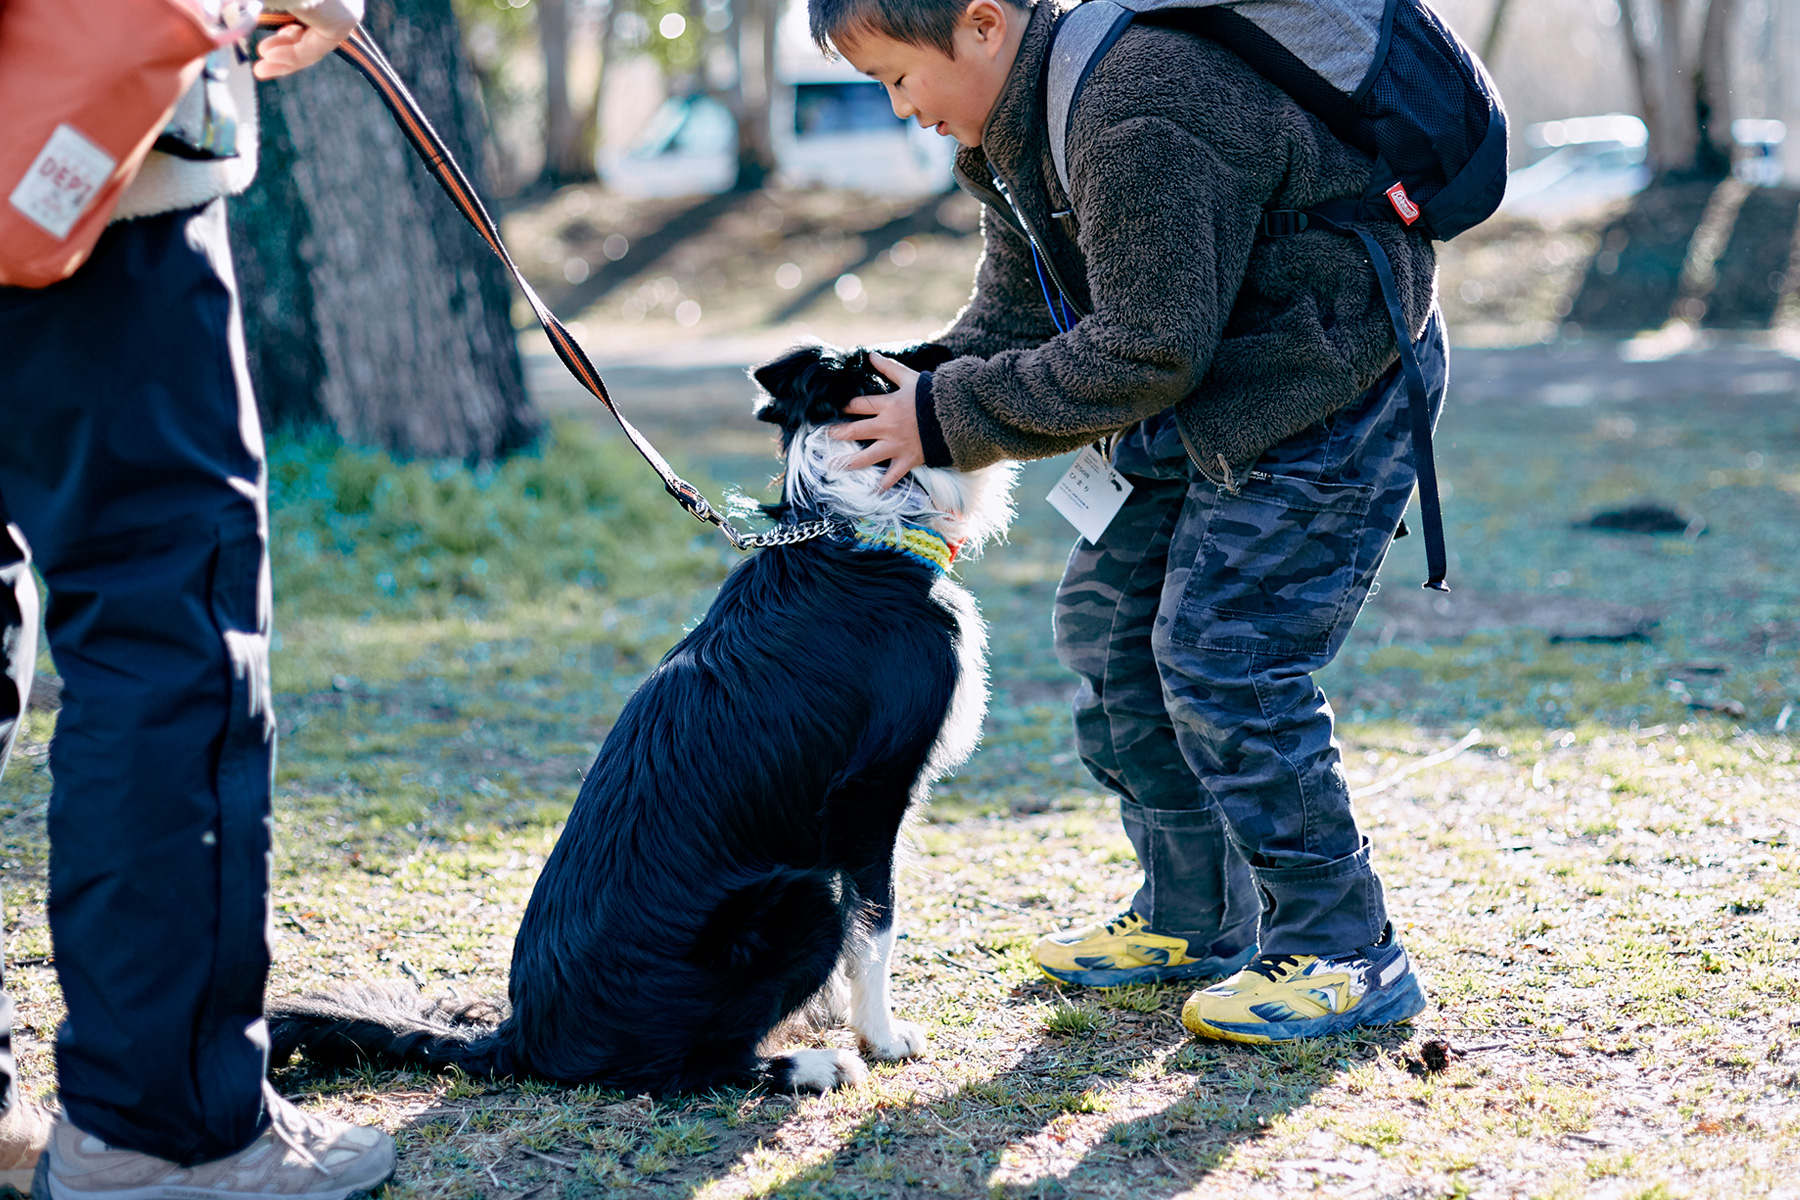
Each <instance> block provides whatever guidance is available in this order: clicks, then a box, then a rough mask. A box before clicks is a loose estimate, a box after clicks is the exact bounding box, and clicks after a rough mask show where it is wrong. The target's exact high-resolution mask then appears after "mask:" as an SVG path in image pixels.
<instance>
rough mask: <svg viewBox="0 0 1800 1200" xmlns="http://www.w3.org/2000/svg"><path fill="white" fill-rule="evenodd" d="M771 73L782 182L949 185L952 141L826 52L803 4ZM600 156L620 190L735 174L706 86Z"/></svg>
mask: <svg viewBox="0 0 1800 1200" xmlns="http://www.w3.org/2000/svg"><path fill="white" fill-rule="evenodd" d="M775 77H776V81H777V86H776V89H775V95H774V97H773V99H772V102H771V105H770V107H771V122H772V124H773V133H774V137H773V141H774V144H775V147H774V148H775V161H776V174H777V176H778V177H779V178H780V180H781V181H782V182H783V183H786V184H789V185H791V186H801V187H804V186H806V185H809V184H811V185H818V186H821V187H831V188H848V189H853V190H857V191H863V192H870V193H878V194H881V195H886V196H896V197H902V196H928V195H931V194H933V193H936V192H941V191H945V190H947V189H948V188H949V187H950V186H951V178H950V162H951V159H952V158H953V157H954V155H955V153H956V142H955V141H954V140H953V139H951V138H947V137H940V136H939V135H938V134H936V133H935V132H933V131H931V130H929V129H920V128H919V127H918V125H917V124H916V123H913V122H907V121H902V120H900V118H898V117H896V116H895V115H894V110H893V107H892V105H890V104H889V103H888V98H887V89H885V88H883V87H882V86H881V84H879V83H877V82H875V81H874V80H872V79H870V78H869V77H868V76H866V75H862V74H859V73H858V72H857V70H856V68H854V67H852V66H851V65H850V64H849V63H847V62H844V61H842V60H841V59H840V60H835V61H832V60H827V59H826V58H825V57H824V56H822V55H821V54H820V53H819V50H818V47H817V46H815V45H813V42H812V38H811V35H810V34H808V33H807V28H806V12H805V9H804V7H801V6H794V7H790V8H789V9H788V12H787V14H786V15H785V16H784V17H783V18H782V21H781V27H780V29H779V30H778V33H777V42H776V56H775ZM597 165H598V167H599V170H600V177H601V178H602V179H604V180H605V181H606V183H607V186H609V187H611V188H614V189H615V190H617V191H619V192H621V193H624V194H625V195H632V196H674V195H689V194H697V193H704V192H722V191H724V190H726V189H727V188H729V187H730V186H731V184H732V181H733V180H734V179H735V178H736V176H737V123H736V121H735V120H734V119H733V118H732V115H731V112H730V110H729V109H727V108H726V107H725V105H724V104H722V103H720V102H719V101H718V100H716V99H713V98H712V97H710V96H705V95H692V96H677V97H671V98H670V99H668V100H667V101H665V102H664V103H663V105H662V107H661V108H659V109H658V110H657V112H656V114H655V115H654V116H653V117H652V118H651V119H650V121H649V123H648V124H647V125H645V127H644V129H643V130H642V132H640V133H639V135H638V136H637V138H636V139H635V140H634V141H633V142H632V143H631V145H630V146H629V147H628V148H627V149H626V150H625V151H624V152H623V153H617V152H610V153H609V152H608V151H607V150H606V149H604V148H603V149H602V151H601V153H600V156H599V160H598V163H597Z"/></svg>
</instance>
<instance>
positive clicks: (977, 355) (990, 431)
mask: <svg viewBox="0 0 1800 1200" xmlns="http://www.w3.org/2000/svg"><path fill="white" fill-rule="evenodd" d="M1068 7H1071V3H1070V0H1041V2H1039V3H1038V4H1037V5H1036V7H1035V8H1034V9H1033V10H1032V12H1031V17H1030V20H1029V21H1028V23H1027V25H1026V29H1025V35H1024V40H1023V42H1022V44H1021V45H1020V48H1019V53H1018V58H1017V59H1016V60H1015V61H1014V63H1013V67H1012V72H1011V74H1010V76H1009V77H1008V79H1007V82H1006V84H1005V86H1004V88H1003V89H1002V91H1001V94H1000V98H999V100H998V101H997V103H996V104H995V106H994V110H993V112H992V113H991V114H989V116H988V120H987V125H986V128H985V130H984V132H983V135H982V144H981V146H980V147H979V148H969V147H964V148H963V149H962V150H961V151H960V152H959V153H958V154H957V158H956V172H957V178H958V182H960V183H962V185H963V186H964V188H965V189H966V190H968V191H970V192H972V193H974V194H975V195H976V196H977V197H979V198H980V199H982V200H983V202H984V209H983V212H982V235H983V239H984V246H985V249H984V253H983V256H982V259H981V264H980V266H979V268H978V269H977V272H976V278H975V292H974V295H973V296H972V297H971V299H970V301H969V304H968V306H967V307H965V308H964V309H963V311H962V312H961V313H960V314H959V315H958V316H957V317H956V320H955V321H954V322H953V323H952V324H951V325H950V327H949V328H948V329H946V330H945V331H944V332H943V333H942V334H940V335H939V336H938V337H937V338H935V339H933V340H934V341H935V342H937V343H939V344H941V345H942V346H943V347H944V350H943V351H939V352H938V353H936V354H931V355H927V356H926V357H925V359H924V360H923V361H922V362H921V363H920V365H936V366H937V369H936V370H935V371H933V372H931V373H930V374H929V375H927V376H925V377H923V378H922V380H921V387H920V402H919V406H918V408H919V422H920V434H921V438H922V440H923V442H924V446H925V452H926V458H927V462H928V463H930V464H931V465H934V466H949V465H955V466H957V467H959V468H962V469H964V470H970V469H973V468H976V467H981V466H985V465H987V464H989V463H992V462H995V461H998V460H1000V459H1033V458H1044V457H1048V456H1050V455H1053V454H1059V453H1062V452H1063V451H1066V450H1071V449H1075V448H1077V447H1079V446H1082V445H1084V444H1086V443H1089V442H1092V441H1095V440H1096V439H1098V438H1101V437H1104V436H1106V435H1108V434H1111V433H1114V432H1116V431H1118V430H1121V429H1124V428H1125V427H1127V426H1129V425H1131V424H1133V423H1134V422H1136V421H1140V420H1142V419H1144V418H1145V417H1148V416H1151V415H1153V414H1155V413H1158V412H1161V411H1162V410H1164V409H1166V408H1169V407H1170V406H1174V409H1175V414H1176V419H1177V423H1178V425H1179V427H1180V430H1181V435H1182V439H1183V441H1184V442H1185V443H1186V445H1187V449H1188V454H1189V456H1190V457H1191V458H1192V459H1193V460H1194V462H1195V464H1196V465H1197V466H1198V467H1199V468H1200V470H1202V471H1204V472H1205V473H1206V474H1207V475H1208V476H1209V477H1210V478H1212V479H1213V480H1214V482H1216V483H1219V484H1221V485H1224V486H1226V487H1235V486H1236V485H1237V484H1239V483H1241V482H1242V481H1243V478H1244V476H1245V475H1246V473H1247V472H1248V471H1249V470H1250V468H1251V466H1252V465H1253V464H1254V463H1255V462H1256V460H1257V459H1258V458H1259V457H1260V456H1261V455H1262V453H1263V451H1265V450H1267V449H1268V448H1269V447H1270V446H1272V445H1274V444H1275V443H1276V442H1279V441H1281V440H1282V439H1284V438H1286V437H1289V436H1291V435H1293V434H1295V433H1298V432H1299V431H1301V430H1302V429H1305V428H1307V427H1308V426H1310V425H1313V424H1315V423H1317V422H1318V421H1320V420H1322V419H1324V418H1325V417H1326V416H1328V415H1330V414H1331V413H1332V412H1333V411H1334V410H1336V409H1338V408H1340V407H1341V406H1343V405H1345V404H1348V403H1349V402H1350V401H1351V400H1353V399H1355V398H1356V397H1357V396H1359V395H1360V394H1362V393H1363V392H1364V391H1366V390H1367V389H1368V388H1369V386H1370V385H1371V384H1373V383H1374V382H1375V381H1376V380H1377V379H1378V378H1379V377H1380V376H1381V375H1382V373H1383V372H1384V371H1386V370H1387V369H1388V367H1389V366H1390V365H1392V364H1393V362H1394V360H1395V358H1396V356H1397V350H1396V348H1395V345H1394V334H1393V326H1392V323H1391V321H1390V318H1389V317H1388V312H1387V308H1386V305H1385V304H1384V302H1383V301H1382V298H1381V292H1380V289H1379V287H1378V286H1377V285H1376V282H1375V276H1374V272H1373V270H1372V269H1371V267H1370V266H1369V263H1368V258H1367V255H1366V254H1365V252H1364V250H1363V248H1362V245H1361V243H1360V242H1358V241H1357V240H1356V239H1354V238H1351V237H1346V236H1344V235H1343V234H1338V233H1333V232H1330V231H1327V230H1309V231H1307V232H1304V233H1301V234H1297V235H1294V236H1291V237H1285V238H1280V239H1262V240H1259V239H1258V238H1257V236H1256V226H1257V222H1258V220H1259V219H1260V217H1261V215H1262V213H1263V211H1264V210H1265V209H1270V208H1307V207H1309V206H1312V205H1315V204H1319V203H1322V202H1324V201H1326V200H1332V199H1336V198H1339V197H1345V196H1360V195H1361V194H1362V192H1363V189H1364V188H1365V187H1366V186H1367V185H1368V183H1369V178H1370V174H1371V171H1372V164H1371V162H1370V160H1369V159H1368V158H1367V157H1366V156H1364V155H1363V154H1362V153H1361V152H1359V151H1357V150H1355V149H1353V148H1351V147H1349V146H1347V145H1345V144H1344V143H1342V142H1340V141H1338V140H1337V139H1336V138H1334V137H1333V136H1332V135H1331V134H1330V133H1329V132H1328V131H1327V130H1326V128H1325V126H1324V125H1323V124H1321V123H1320V122H1319V121H1318V120H1316V119H1315V118H1314V117H1312V116H1311V115H1310V114H1308V113H1307V112H1306V111H1305V110H1304V109H1302V108H1301V107H1300V106H1299V105H1298V104H1297V103H1296V102H1295V101H1294V100H1292V99H1291V98H1289V97H1288V96H1287V95H1286V94H1285V93H1283V92H1281V91H1279V90H1278V89H1276V88H1275V87H1274V86H1273V85H1272V84H1270V83H1269V82H1268V81H1266V80H1265V79H1263V77H1262V76H1260V75H1258V74H1257V73H1256V72H1255V71H1254V70H1252V69H1251V68H1250V67H1248V66H1247V65H1245V63H1244V62H1243V60H1241V59H1239V58H1238V57H1237V56H1235V55H1234V54H1232V53H1231V52H1230V51H1228V50H1226V49H1224V48H1223V47H1222V46H1219V45H1217V44H1216V43H1213V42H1209V41H1206V40H1204V39H1201V38H1198V37H1195V36H1193V35H1191V34H1186V33H1182V32H1179V31H1176V30H1171V29H1166V28H1156V27H1153V26H1147V25H1134V26H1132V27H1131V28H1130V29H1128V30H1127V31H1126V33H1125V35H1124V36H1123V37H1121V38H1120V39H1119V41H1118V42H1117V44H1115V45H1114V46H1113V48H1112V49H1111V50H1110V51H1109V52H1108V53H1107V54H1106V56H1105V57H1104V58H1103V59H1102V60H1101V61H1100V63H1099V64H1098V66H1096V67H1095V69H1094V72H1093V74H1092V76H1091V77H1090V78H1089V80H1088V83H1087V85H1086V87H1085V88H1084V89H1083V91H1082V93H1081V96H1080V98H1079V100H1078V102H1077V104H1076V107H1075V110H1074V114H1073V119H1072V122H1071V125H1070V129H1069V139H1068V155H1069V184H1070V190H1071V192H1072V193H1073V194H1072V195H1068V196H1065V195H1064V194H1063V192H1062V188H1061V186H1060V185H1059V183H1058V182H1057V178H1056V169H1055V165H1054V163H1053V161H1052V159H1051V156H1050V145H1049V139H1048V137H1047V136H1046V133H1045V116H1044V88H1043V72H1044V63H1045V58H1046V56H1047V54H1048V51H1049V48H1050V43H1051V34H1052V32H1053V30H1054V28H1055V23H1056V19H1057V17H1058V16H1059V15H1060V13H1061V12H1062V11H1065V10H1066V9H1067V8H1068ZM994 172H997V173H998V174H999V176H1000V178H1001V179H1002V181H1004V183H1005V184H1006V186H1007V189H1008V190H1009V191H1010V192H1011V194H1012V199H1013V201H1014V203H1016V204H1017V206H1018V209H1019V212H1020V214H1021V215H1022V216H1023V218H1024V220H1025V222H1026V224H1027V225H1029V227H1030V228H1031V229H1033V230H1035V231H1036V232H1037V233H1038V235H1039V238H1040V242H1041V243H1042V244H1044V248H1045V251H1046V253H1047V254H1048V255H1049V257H1050V259H1051V263H1050V264H1049V265H1050V266H1051V268H1052V269H1053V271H1054V275H1055V277H1057V278H1060V279H1061V280H1062V281H1063V283H1064V284H1065V285H1066V286H1067V288H1068V294H1069V299H1071V300H1073V301H1074V302H1075V303H1076V304H1078V305H1079V306H1080V307H1081V309H1082V310H1083V311H1085V312H1086V313H1088V314H1089V315H1087V316H1085V317H1083V318H1082V319H1081V320H1080V321H1079V322H1078V323H1076V324H1075V325H1074V326H1073V328H1071V329H1070V330H1069V331H1068V332H1066V333H1060V334H1059V333H1058V332H1057V330H1056V327H1055V325H1054V324H1053V323H1052V320H1051V316H1050V311H1049V307H1048V305H1047V304H1046V302H1045V299H1044V294H1043V292H1042V290H1041V289H1040V286H1039V283H1038V277H1037V273H1036V271H1035V270H1034V268H1033V264H1032V258H1031V250H1030V246H1029V244H1028V243H1027V242H1026V240H1025V237H1024V236H1023V235H1022V234H1021V233H1020V232H1019V231H1018V230H1017V228H1016V226H1015V225H1014V223H1013V215H1012V211H1011V208H1010V207H1009V206H1008V204H1007V203H1006V201H1005V199H1004V198H1003V197H1002V196H1001V194H1000V193H999V192H998V191H997V189H996V188H995V187H994V185H993V183H992V173H994ZM1053 214H1054V215H1053ZM1368 228H1369V229H1370V231H1371V232H1372V233H1374V235H1375V236H1376V237H1377V238H1378V239H1379V240H1380V242H1381V245H1382V247H1383V248H1384V249H1385V250H1386V251H1387V253H1388V256H1389V258H1390V259H1391V260H1392V262H1393V267H1394V274H1395V277H1396V280H1397V282H1398V285H1399V291H1400V293H1401V303H1402V307H1403V309H1404V311H1405V313H1406V316H1407V319H1408V321H1409V322H1410V324H1411V327H1412V329H1413V330H1414V333H1415V336H1416V335H1417V333H1419V332H1422V331H1423V329H1424V327H1425V322H1426V320H1427V318H1428V316H1429V315H1430V311H1431V307H1432V303H1433V300H1434V288H1435V280H1436V263H1435V259H1434V257H1433V255H1432V250H1431V246H1430V243H1429V242H1428V241H1427V240H1426V239H1425V238H1424V237H1423V236H1422V235H1419V234H1416V233H1413V232H1411V231H1409V230H1407V229H1405V228H1404V227H1403V226H1401V225H1399V224H1398V223H1375V224H1371V225H1369V226H1368ZM1053 286H1054V285H1053ZM952 354H953V355H955V356H956V357H954V358H951V359H950V360H949V361H945V362H942V363H941V365H937V364H936V363H935V362H933V361H932V360H934V359H939V358H944V357H947V356H948V355H952Z"/></svg>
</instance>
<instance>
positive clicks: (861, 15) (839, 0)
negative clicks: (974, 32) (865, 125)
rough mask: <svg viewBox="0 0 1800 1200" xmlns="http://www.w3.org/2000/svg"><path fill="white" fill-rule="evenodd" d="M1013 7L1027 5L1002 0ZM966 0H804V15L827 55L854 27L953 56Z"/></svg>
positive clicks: (834, 54)
mask: <svg viewBox="0 0 1800 1200" xmlns="http://www.w3.org/2000/svg"><path fill="white" fill-rule="evenodd" d="M1001 3H1003V4H1009V5H1011V6H1012V7H1013V8H1018V9H1023V8H1026V7H1027V4H1026V3H1025V0H1001ZM968 7H969V0H807V3H806V16H807V22H808V25H809V27H810V28H811V30H812V37H813V41H815V42H817V43H818V44H819V49H821V50H823V51H824V52H825V54H826V56H827V57H829V58H836V57H837V47H836V46H834V45H832V38H834V37H836V36H838V35H840V34H843V33H847V32H849V31H851V30H854V29H868V30H872V31H874V32H875V33H879V34H883V35H885V36H887V37H891V38H893V39H894V40H895V41H900V42H907V43H909V44H911V45H914V46H930V47H932V48H933V49H935V50H939V51H941V52H942V53H943V54H944V56H945V57H946V58H955V57H956V42H955V38H954V34H955V31H956V23H957V21H959V20H961V19H962V15H963V13H964V12H965V11H966V10H967V9H968Z"/></svg>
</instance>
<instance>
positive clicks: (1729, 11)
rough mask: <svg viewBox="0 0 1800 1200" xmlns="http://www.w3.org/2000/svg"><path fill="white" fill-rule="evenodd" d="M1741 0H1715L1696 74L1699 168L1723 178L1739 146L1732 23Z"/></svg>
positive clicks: (1703, 33) (1703, 30) (1702, 34)
mask: <svg viewBox="0 0 1800 1200" xmlns="http://www.w3.org/2000/svg"><path fill="white" fill-rule="evenodd" d="M1736 13H1737V0H1712V4H1711V6H1710V7H1708V8H1707V10H1706V24H1705V25H1704V26H1702V27H1701V31H1700V69H1699V70H1698V71H1696V72H1695V73H1694V113H1695V118H1696V121H1695V124H1696V127H1697V128H1696V137H1695V148H1696V155H1695V161H1694V166H1695V169H1696V170H1698V171H1700V172H1702V173H1704V174H1707V175H1715V176H1718V177H1720V178H1723V177H1724V176H1726V175H1729V174H1730V173H1731V156H1732V152H1733V151H1734V150H1735V149H1736V148H1737V143H1736V141H1735V140H1734V139H1733V138H1732V136H1731V118H1732V116H1733V115H1734V112H1733V106H1732V103H1731V22H1732V18H1733V17H1734V16H1735V15H1736Z"/></svg>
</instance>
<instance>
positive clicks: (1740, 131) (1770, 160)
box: [1731, 117, 1787, 187]
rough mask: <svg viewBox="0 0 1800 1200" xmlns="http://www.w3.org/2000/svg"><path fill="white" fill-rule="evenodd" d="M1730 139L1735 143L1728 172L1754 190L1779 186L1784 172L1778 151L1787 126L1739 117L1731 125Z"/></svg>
mask: <svg viewBox="0 0 1800 1200" xmlns="http://www.w3.org/2000/svg"><path fill="white" fill-rule="evenodd" d="M1731 140H1732V141H1734V142H1736V143H1737V144H1738V160H1737V161H1736V162H1735V163H1733V164H1732V171H1733V173H1734V174H1736V175H1737V177H1738V178H1739V179H1743V180H1747V181H1748V182H1750V183H1754V184H1756V185H1757V186H1758V187H1780V186H1781V181H1782V178H1783V176H1784V173H1785V171H1786V168H1785V166H1784V165H1783V164H1782V150H1783V149H1784V148H1785V146H1786V144H1787V125H1786V124H1784V123H1783V122H1781V121H1759V120H1755V119H1752V118H1745V117H1739V118H1738V119H1737V120H1735V121H1733V122H1732V123H1731Z"/></svg>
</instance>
